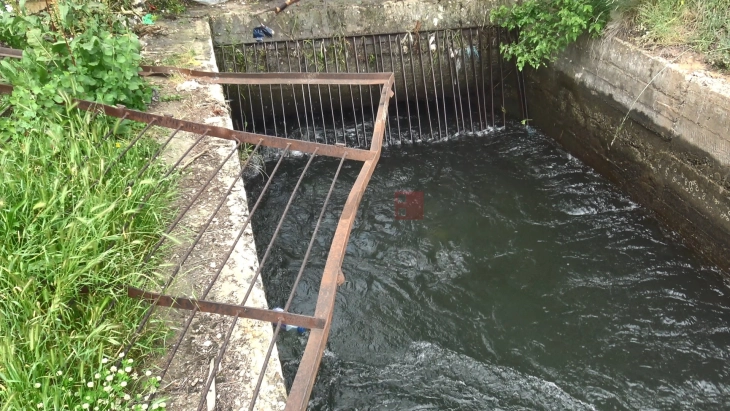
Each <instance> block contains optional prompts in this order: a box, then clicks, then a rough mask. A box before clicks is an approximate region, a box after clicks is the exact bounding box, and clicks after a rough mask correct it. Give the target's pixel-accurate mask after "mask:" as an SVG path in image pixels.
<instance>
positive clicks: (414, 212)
mask: <svg viewBox="0 0 730 411" xmlns="http://www.w3.org/2000/svg"><path fill="white" fill-rule="evenodd" d="M423 199H424V196H423V191H396V192H395V219H396V220H423V203H424V201H423Z"/></svg>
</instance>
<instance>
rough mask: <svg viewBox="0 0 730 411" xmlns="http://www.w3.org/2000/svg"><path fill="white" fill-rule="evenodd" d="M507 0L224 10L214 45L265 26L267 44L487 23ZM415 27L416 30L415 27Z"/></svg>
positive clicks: (327, 0)
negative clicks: (269, 34) (268, 37)
mask: <svg viewBox="0 0 730 411" xmlns="http://www.w3.org/2000/svg"><path fill="white" fill-rule="evenodd" d="M513 2H514V1H512V0H447V1H439V0H400V1H390V0H386V1H383V0H356V1H353V0H302V1H301V2H300V3H297V4H295V5H293V6H290V7H289V8H288V9H286V10H284V11H283V12H281V13H279V14H278V15H276V14H274V13H273V12H272V13H264V14H261V15H258V16H254V15H253V14H254V13H255V12H258V11H261V10H265V9H266V8H267V7H268V8H270V7H271V6H272V5H273V4H278V3H268V4H244V5H241V4H237V3H230V4H224V5H223V6H222V8H220V9H219V10H217V11H215V12H213V13H212V14H211V16H212V19H211V20H212V23H211V29H212V31H213V42H214V43H215V44H238V43H250V42H253V41H254V39H253V37H252V30H253V27H255V26H258V25H259V24H266V25H267V26H269V27H271V28H272V29H274V31H275V35H274V38H273V40H301V39H309V38H322V37H325V38H329V37H337V36H348V35H367V34H385V33H402V32H406V31H414V30H416V27H417V25H418V27H420V30H424V31H425V30H435V29H444V28H460V27H477V26H482V25H485V24H487V23H489V20H488V14H489V10H490V9H492V8H494V7H496V6H498V5H500V4H508V3H513ZM418 22H420V24H418Z"/></svg>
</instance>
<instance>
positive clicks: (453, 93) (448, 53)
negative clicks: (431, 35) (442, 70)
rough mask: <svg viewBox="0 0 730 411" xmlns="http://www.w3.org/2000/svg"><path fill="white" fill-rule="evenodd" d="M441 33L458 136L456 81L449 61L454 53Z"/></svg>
mask: <svg viewBox="0 0 730 411" xmlns="http://www.w3.org/2000/svg"><path fill="white" fill-rule="evenodd" d="M443 33H444V39H443V40H444V42H443V43H444V52H445V56H444V58H445V59H446V61H445V63H446V64H447V65H448V66H449V76H450V77H451V81H450V83H451V101H453V103H454V120H456V133H457V134H458V133H459V107H458V105H457V102H456V81H455V80H454V71H453V68H452V64H451V60H453V53H454V52H453V47H448V46H447V44H446V38H447V33H446V32H445V31H444V32H443ZM436 34H437V35H438V31H437V32H436ZM461 128H462V129H463V128H464V124H462V125H461Z"/></svg>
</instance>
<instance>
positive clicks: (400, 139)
mask: <svg viewBox="0 0 730 411" xmlns="http://www.w3.org/2000/svg"><path fill="white" fill-rule="evenodd" d="M381 49H382V46H381ZM388 54H390V70H391V71H392V72H393V75H395V73H396V70H395V60H393V42H392V41H391V37H390V34H388ZM393 100H395V104H393V105H394V106H395V120H396V121H395V122H396V124H397V126H398V143H399V144H403V134H401V131H400V113H399V112H398V82H393Z"/></svg>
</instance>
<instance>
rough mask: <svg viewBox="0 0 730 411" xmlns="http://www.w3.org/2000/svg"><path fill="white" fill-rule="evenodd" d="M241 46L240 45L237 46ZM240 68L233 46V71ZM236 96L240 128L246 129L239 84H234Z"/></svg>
mask: <svg viewBox="0 0 730 411" xmlns="http://www.w3.org/2000/svg"><path fill="white" fill-rule="evenodd" d="M239 47H241V46H239ZM241 54H243V51H242V52H241ZM239 70H240V68H239V67H238V63H237V62H236V48H235V47H234V48H233V71H236V72H238V71H239ZM229 97H230V96H229ZM236 97H237V98H238V118H239V121H240V125H241V130H244V131H245V130H246V118H245V117H244V116H243V102H242V101H241V85H240V84H236Z"/></svg>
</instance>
